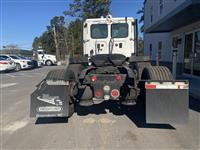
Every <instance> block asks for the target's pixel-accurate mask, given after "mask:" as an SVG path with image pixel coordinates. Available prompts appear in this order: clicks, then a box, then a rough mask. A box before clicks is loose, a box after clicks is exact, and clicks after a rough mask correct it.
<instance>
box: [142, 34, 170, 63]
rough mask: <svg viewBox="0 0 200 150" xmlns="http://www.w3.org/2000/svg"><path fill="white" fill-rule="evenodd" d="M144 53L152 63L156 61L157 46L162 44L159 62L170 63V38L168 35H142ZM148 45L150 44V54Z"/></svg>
mask: <svg viewBox="0 0 200 150" xmlns="http://www.w3.org/2000/svg"><path fill="white" fill-rule="evenodd" d="M144 41H145V42H144V53H145V55H148V56H150V57H151V60H152V61H156V54H157V53H158V44H159V42H162V49H161V59H160V61H168V62H169V61H171V60H172V57H171V56H172V55H171V38H170V33H168V32H166V33H148V34H144ZM150 44H152V52H151V54H150Z"/></svg>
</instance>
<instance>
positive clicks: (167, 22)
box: [144, 0, 200, 78]
mask: <svg viewBox="0 0 200 150" xmlns="http://www.w3.org/2000/svg"><path fill="white" fill-rule="evenodd" d="M144 28H145V33H144V49H145V55H150V57H151V60H152V62H153V63H155V64H156V62H157V63H159V64H160V65H166V66H168V67H169V68H170V69H172V68H173V65H172V64H173V63H172V62H173V61H172V60H173V58H177V67H176V70H177V71H176V72H177V73H178V74H184V75H189V76H194V77H197V78H200V0H145V2H144ZM173 54H174V56H175V55H177V57H172V56H173ZM174 66H175V65H174Z"/></svg>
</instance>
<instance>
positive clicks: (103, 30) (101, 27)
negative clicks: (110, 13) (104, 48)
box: [91, 24, 108, 39]
mask: <svg viewBox="0 0 200 150" xmlns="http://www.w3.org/2000/svg"><path fill="white" fill-rule="evenodd" d="M91 37H92V38H93V39H103V38H107V37H108V26H107V24H93V25H91Z"/></svg>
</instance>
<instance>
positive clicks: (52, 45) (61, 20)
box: [32, 0, 111, 60]
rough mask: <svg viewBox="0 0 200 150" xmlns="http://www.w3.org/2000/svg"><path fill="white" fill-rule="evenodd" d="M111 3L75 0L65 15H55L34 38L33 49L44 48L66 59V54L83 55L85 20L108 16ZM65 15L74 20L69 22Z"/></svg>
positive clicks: (98, 0)
mask: <svg viewBox="0 0 200 150" xmlns="http://www.w3.org/2000/svg"><path fill="white" fill-rule="evenodd" d="M110 4H111V0H74V1H73V3H71V4H70V5H69V9H68V10H66V11H64V12H63V16H55V17H53V18H52V19H51V20H50V24H49V25H48V26H47V28H46V31H45V32H44V33H42V35H41V36H40V37H35V38H34V40H33V43H32V47H33V50H36V49H39V48H42V49H44V50H46V51H47V52H48V53H52V54H56V56H57V59H58V60H64V56H65V54H70V55H72V56H75V55H82V53H83V47H82V37H83V35H82V23H83V21H84V20H85V19H87V18H99V17H101V16H106V15H107V14H109V13H110ZM65 16H71V17H73V18H74V20H73V21H71V22H70V23H68V24H67V22H66V21H65Z"/></svg>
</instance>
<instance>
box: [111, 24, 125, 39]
mask: <svg viewBox="0 0 200 150" xmlns="http://www.w3.org/2000/svg"><path fill="white" fill-rule="evenodd" d="M111 36H112V38H126V37H128V24H127V23H114V24H112V25H111Z"/></svg>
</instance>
